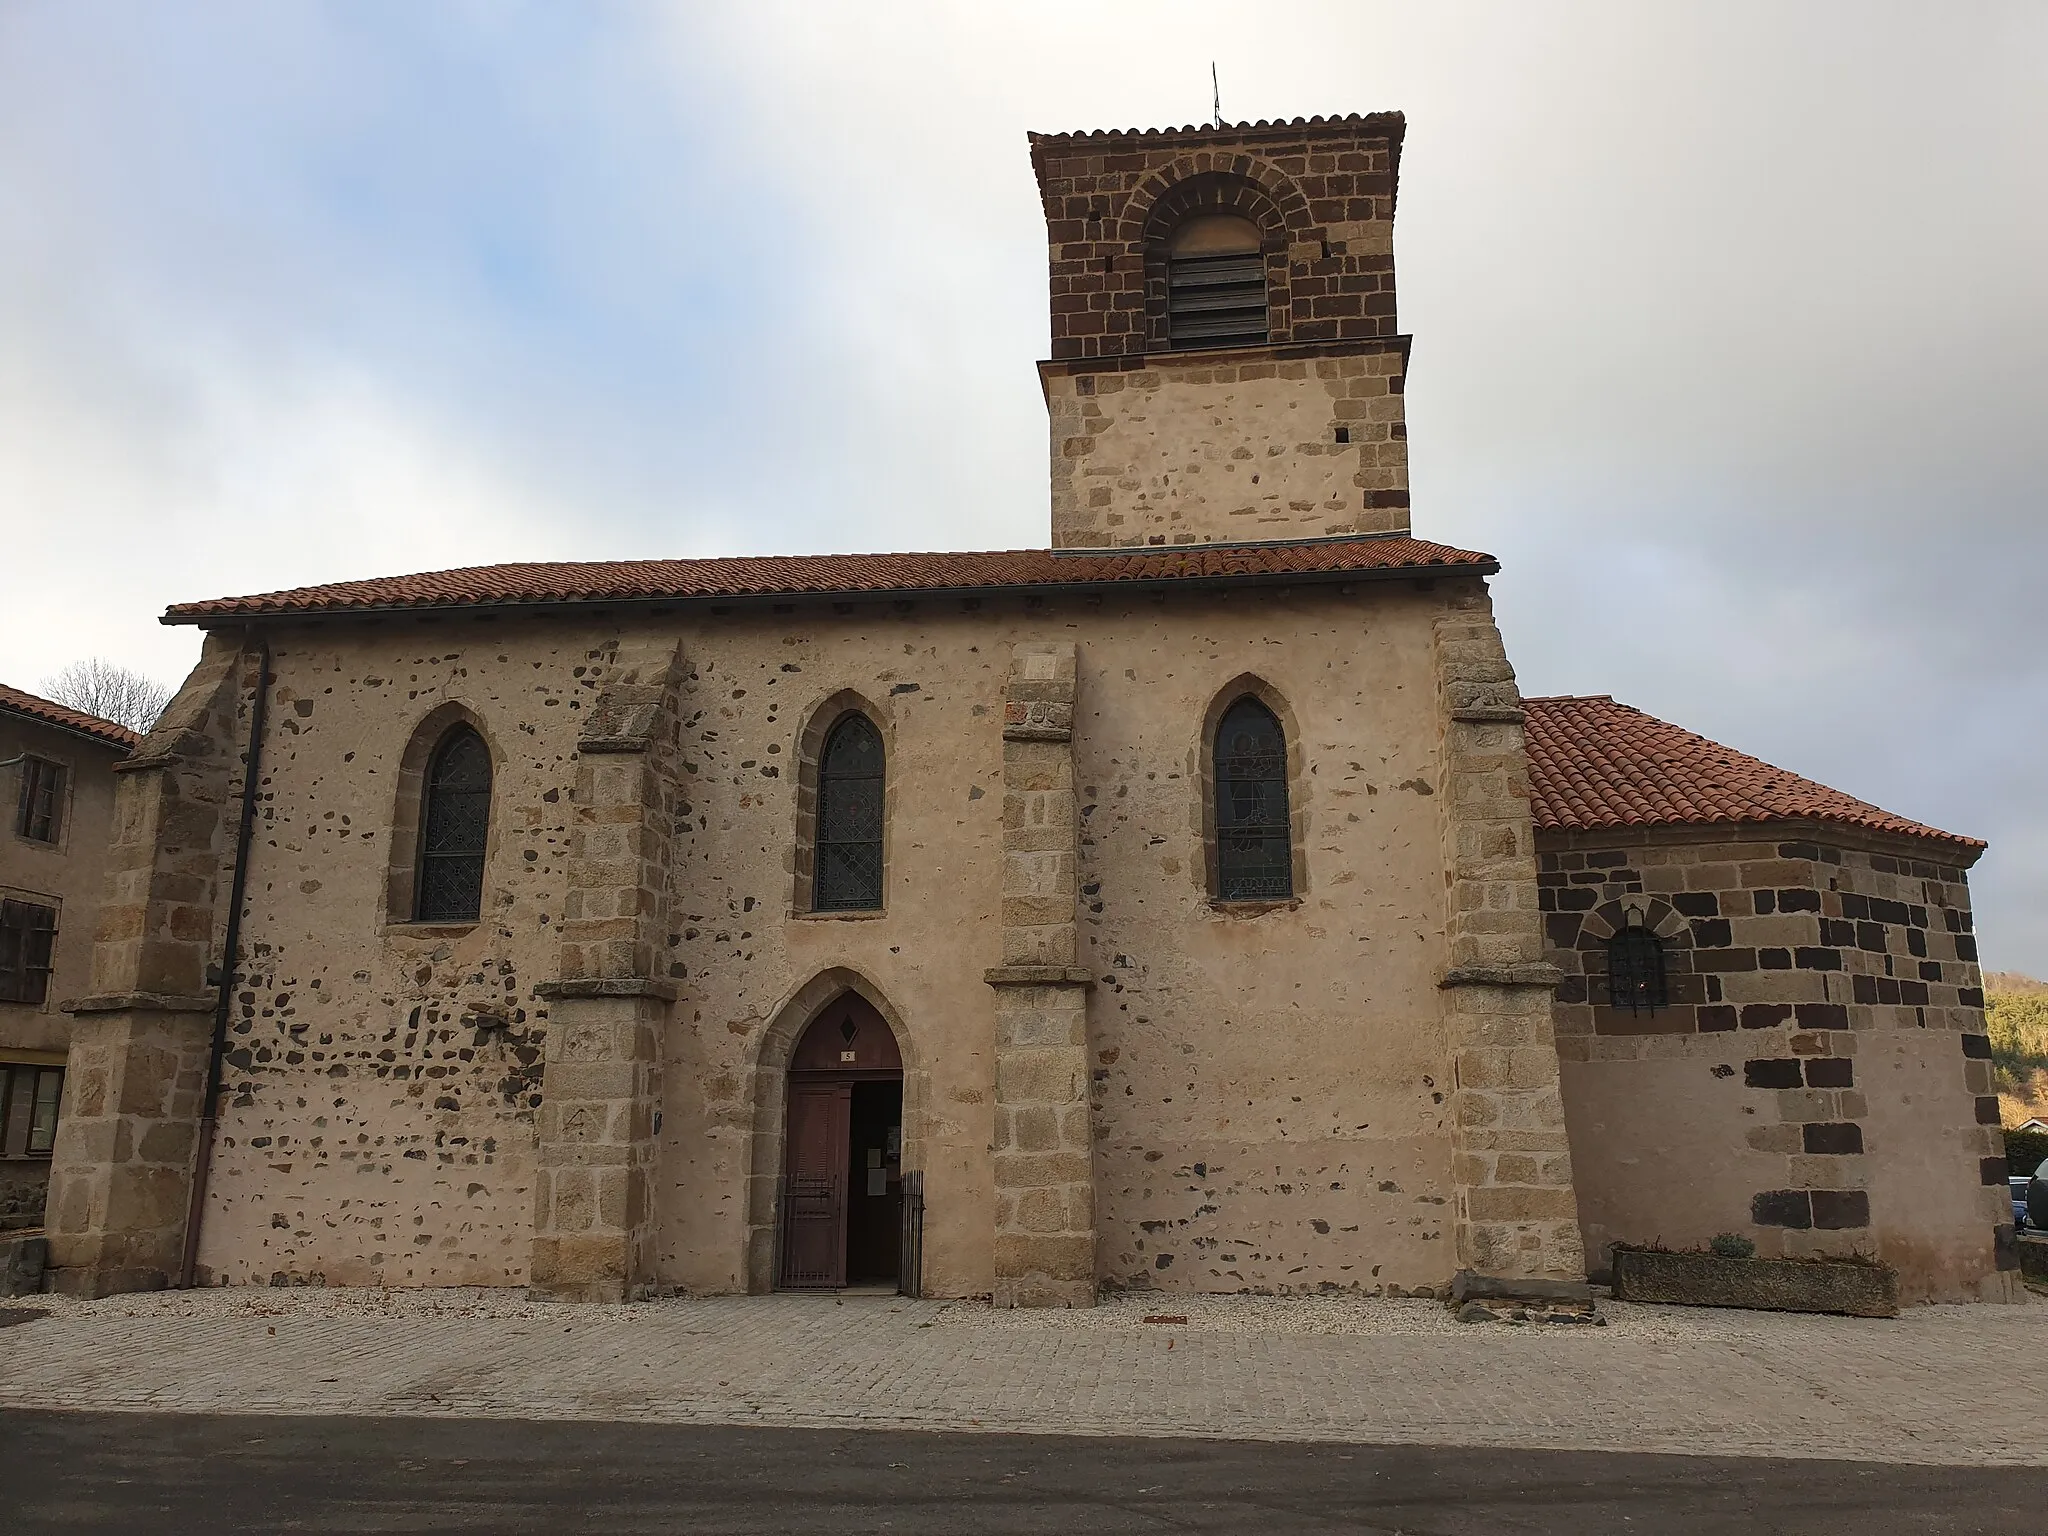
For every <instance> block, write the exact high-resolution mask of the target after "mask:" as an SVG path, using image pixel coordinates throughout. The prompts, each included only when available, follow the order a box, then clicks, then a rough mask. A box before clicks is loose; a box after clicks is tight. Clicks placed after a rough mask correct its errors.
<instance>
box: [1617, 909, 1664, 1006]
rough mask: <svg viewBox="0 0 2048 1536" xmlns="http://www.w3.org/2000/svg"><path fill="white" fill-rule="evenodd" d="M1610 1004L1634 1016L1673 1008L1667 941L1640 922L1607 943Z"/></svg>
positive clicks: (1631, 925) (1633, 923) (1623, 930)
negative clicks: (1667, 973) (1667, 979)
mask: <svg viewBox="0 0 2048 1536" xmlns="http://www.w3.org/2000/svg"><path fill="white" fill-rule="evenodd" d="M1607 1000H1608V1002H1609V1003H1610V1004H1612V1005H1613V1006H1614V1007H1616V1008H1626V1009H1627V1010H1628V1011H1629V1012H1630V1013H1655V1012H1656V1011H1657V1010H1658V1009H1659V1008H1663V1007H1666V1006H1668V1004H1669V1000H1670V999H1669V991H1668V988H1667V987H1666V984H1665V979H1664V941H1663V940H1662V939H1660V938H1658V937H1657V935H1656V934H1654V933H1652V932H1650V930H1649V929H1648V928H1646V927H1644V926H1643V924H1642V923H1640V922H1631V923H1629V924H1628V925H1627V926H1626V927H1623V928H1621V929H1620V930H1618V931H1617V932H1616V933H1615V935H1614V936H1613V937H1612V938H1610V939H1609V940H1608V941H1607Z"/></svg>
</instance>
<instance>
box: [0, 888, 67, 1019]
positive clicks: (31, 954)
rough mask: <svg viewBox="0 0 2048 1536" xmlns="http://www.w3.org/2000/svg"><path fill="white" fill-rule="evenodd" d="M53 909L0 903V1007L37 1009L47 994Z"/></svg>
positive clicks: (54, 922) (54, 934)
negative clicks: (22, 1005)
mask: <svg viewBox="0 0 2048 1536" xmlns="http://www.w3.org/2000/svg"><path fill="white" fill-rule="evenodd" d="M56 941H57V909H56V908H55V907H46V906H43V905H42V904H41V903H40V902H34V901H0V1003H34V1004H37V1005H40V1004H41V1003H42V1002H43V1000H44V999H45V998H47V997H48V996H49V994H50V948H51V946H52V945H53V944H55V943H56Z"/></svg>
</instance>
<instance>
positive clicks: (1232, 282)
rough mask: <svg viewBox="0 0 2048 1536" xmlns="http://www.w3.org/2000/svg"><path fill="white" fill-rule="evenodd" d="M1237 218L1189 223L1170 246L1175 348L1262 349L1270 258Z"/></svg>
mask: <svg viewBox="0 0 2048 1536" xmlns="http://www.w3.org/2000/svg"><path fill="white" fill-rule="evenodd" d="M1259 244H1260V241H1259V229H1258V226H1257V225H1256V224H1254V223H1252V222H1251V220H1249V219H1241V218H1239V217H1237V216H1236V215H1235V214H1203V215H1200V216H1198V217H1196V218H1192V219H1188V220H1187V221H1186V222H1184V223H1183V224H1182V225H1181V226H1180V227H1179V228H1178V229H1176V230H1175V231H1174V233H1173V237H1172V239H1171V240H1170V241H1169V242H1168V244H1167V258H1166V325H1167V339H1168V341H1169V343H1170V344H1171V345H1172V346H1174V347H1176V348H1181V347H1242V346H1263V345H1264V344H1265V342H1266V339H1267V334H1268V333H1267V329H1266V258H1265V256H1264V255H1263V254H1262V253H1261V251H1260V249H1259Z"/></svg>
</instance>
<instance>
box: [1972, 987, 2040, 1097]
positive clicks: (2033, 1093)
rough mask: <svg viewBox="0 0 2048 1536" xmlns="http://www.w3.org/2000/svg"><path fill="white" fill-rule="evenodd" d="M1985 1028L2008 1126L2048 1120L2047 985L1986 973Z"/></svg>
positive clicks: (1999, 1095)
mask: <svg viewBox="0 0 2048 1536" xmlns="http://www.w3.org/2000/svg"><path fill="white" fill-rule="evenodd" d="M1984 1024H1985V1030H1986V1032H1987V1033H1988V1034H1989V1035H1990V1036H1991V1061H1992V1065H1993V1067H1994V1068H1995V1069H1996V1072H1997V1077H1998V1107H1999V1112H2000V1115H2001V1117H2002V1118H2003V1119H2004V1121H2005V1123H2006V1124H2007V1125H2018V1124H2019V1123H2020V1122H2021V1121H2023V1120H2025V1119H2027V1118H2029V1117H2030V1116H2035V1115H2039V1116H2042V1117H2044V1118H2048V982H2041V981H2036V980H2035V979H2034V978H2033V977H2031V976H2021V975H2018V974H2017V973H2015V972H2012V971H1986V972H1985V973H1984Z"/></svg>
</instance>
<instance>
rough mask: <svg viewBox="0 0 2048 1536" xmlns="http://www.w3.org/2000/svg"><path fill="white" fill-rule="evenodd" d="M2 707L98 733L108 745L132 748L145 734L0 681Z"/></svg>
mask: <svg viewBox="0 0 2048 1536" xmlns="http://www.w3.org/2000/svg"><path fill="white" fill-rule="evenodd" d="M0 709H4V710H11V711H12V712H13V713H15V714H17V715H27V716H28V717H29V718H30V719H31V720H40V721H42V722H43V724H45V725H55V726H60V727H62V728H63V729H64V730H67V731H76V732H78V734H79V735H81V736H91V737H95V738H96V739H98V740H100V741H104V742H106V743H107V744H108V745H109V746H115V747H119V748H121V749H122V750H123V751H124V752H132V751H133V750H134V749H135V746H136V744H137V743H138V742H140V741H141V740H142V738H141V737H140V736H138V735H136V734H135V733H134V732H133V731H131V730H129V729H128V727H127V726H125V725H116V724H115V723H114V722H113V721H111V720H102V719H101V718H100V717H99V716H98V715H88V714H85V713H83V712H82V711H80V710H76V709H67V708H65V707H64V706H63V705H62V704H57V703H53V702H52V701H51V700H49V699H44V698H38V697H37V696H36V695H35V694H33V693H23V692H22V691H21V690H20V689H19V688H10V687H8V686H7V685H6V684H5V683H0Z"/></svg>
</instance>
